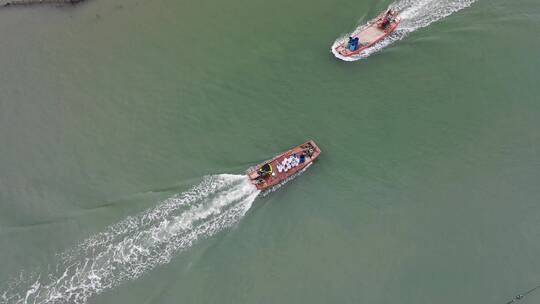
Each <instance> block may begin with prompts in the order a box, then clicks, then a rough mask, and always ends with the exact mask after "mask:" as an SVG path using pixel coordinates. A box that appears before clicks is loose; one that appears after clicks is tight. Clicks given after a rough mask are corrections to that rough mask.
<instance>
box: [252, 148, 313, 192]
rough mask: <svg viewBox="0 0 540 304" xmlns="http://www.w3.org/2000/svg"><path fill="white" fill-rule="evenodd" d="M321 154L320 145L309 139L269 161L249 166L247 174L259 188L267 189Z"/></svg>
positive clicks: (284, 179)
mask: <svg viewBox="0 0 540 304" xmlns="http://www.w3.org/2000/svg"><path fill="white" fill-rule="evenodd" d="M320 154H321V150H320V149H319V147H318V146H317V145H316V144H315V142H314V141H313V140H309V141H307V142H305V143H303V144H301V145H299V146H296V147H294V148H292V149H290V150H288V151H286V152H283V153H281V154H279V155H278V156H276V157H274V158H272V159H270V160H268V161H265V162H263V163H260V164H258V165H256V166H254V167H251V168H249V169H248V170H247V172H246V174H247V176H248V178H249V180H250V181H251V183H252V184H253V185H255V187H257V189H259V190H266V189H268V188H271V187H273V186H276V185H279V184H281V183H282V182H284V181H286V180H287V179H288V178H290V177H292V176H293V175H295V174H296V173H298V172H300V171H302V170H305V169H307V168H308V167H309V166H311V165H312V164H313V162H314V161H315V160H316V159H317V158H318V157H319V155H320Z"/></svg>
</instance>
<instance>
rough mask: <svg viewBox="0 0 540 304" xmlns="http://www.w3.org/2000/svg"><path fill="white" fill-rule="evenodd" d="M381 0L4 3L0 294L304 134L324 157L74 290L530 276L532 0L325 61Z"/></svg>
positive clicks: (444, 289) (174, 299)
mask: <svg viewBox="0 0 540 304" xmlns="http://www.w3.org/2000/svg"><path fill="white" fill-rule="evenodd" d="M441 2H444V1H442V0H441ZM390 3H391V2H390V1H352V0H338V1H320V0H311V1H307V0H299V1H294V2H291V1H284V0H277V1H262V0H250V1H247V0H237V1H232V2H231V1H217V0H206V1H184V0H179V1H172V0H154V1H135V0H125V1H119V0H110V1H101V0H94V1H89V2H87V3H84V4H83V5H81V6H77V7H74V8H71V7H63V8H58V7H54V6H52V7H25V8H9V9H2V10H0V27H1V28H2V35H1V38H0V296H1V295H2V292H4V291H5V290H9V291H8V292H7V293H22V294H23V295H24V293H25V292H26V289H27V288H28V287H29V286H26V287H20V286H19V287H17V288H18V289H15V290H10V289H8V288H7V287H5V285H7V284H8V282H10V281H12V280H14V278H16V277H18V276H19V274H20V273H21V271H22V272H25V273H31V272H36V273H40V274H41V275H42V276H43V277H46V275H47V274H48V273H52V272H51V270H50V269H49V268H51V267H53V268H54V265H55V263H56V262H57V259H58V257H57V255H56V254H57V253H59V252H63V251H64V250H68V249H69V248H72V247H73V246H75V245H76V244H77V243H79V242H81V241H82V240H84V239H86V238H88V237H90V236H92V235H95V234H96V233H99V232H101V231H103V230H104V229H106V227H107V226H109V225H111V224H114V223H116V222H118V221H121V220H123V219H125V218H126V217H128V216H134V215H137V214H139V213H140V212H142V211H144V210H146V209H148V208H152V207H154V206H156V205H158V204H159V203H160V202H161V201H163V200H165V199H166V198H168V197H170V196H173V195H175V194H178V193H182V192H183V191H186V190H187V189H189V188H190V187H191V186H193V185H196V184H198V183H200V182H201V180H202V179H203V176H205V175H212V174H220V173H230V174H241V173H242V172H243V171H244V170H245V168H247V167H249V166H250V165H252V164H254V163H257V162H259V161H261V160H264V159H268V158H270V157H272V156H274V155H275V154H277V153H279V152H281V151H283V150H286V149H288V148H290V147H291V146H294V145H296V144H299V143H301V142H303V141H305V140H306V139H309V138H312V139H314V140H315V141H316V142H317V143H318V144H319V146H320V147H321V149H322V150H323V154H322V155H321V158H320V161H319V162H318V163H316V165H314V166H312V167H311V168H310V169H309V170H308V171H307V172H306V173H304V174H303V175H302V176H300V177H299V178H297V179H296V180H294V181H292V182H290V183H288V184H287V185H286V186H285V187H284V188H281V189H280V190H279V191H276V192H274V193H272V194H271V195H268V196H265V197H259V198H257V199H256V200H255V201H254V203H253V206H252V207H251V209H250V210H249V211H248V212H247V214H246V215H245V216H244V217H243V218H242V219H241V220H239V221H238V223H236V224H235V225H234V226H233V227H232V228H228V229H224V230H222V231H220V232H218V233H216V234H214V235H211V236H209V237H207V238H203V239H201V240H199V241H197V242H195V243H194V244H193V246H191V247H189V248H188V249H187V250H185V251H183V252H178V254H176V255H175V256H174V257H173V258H172V260H171V261H170V263H165V264H161V265H159V266H157V268H155V269H152V270H149V271H147V272H145V273H144V274H143V275H142V277H140V278H138V279H136V280H125V281H124V282H122V284H120V286H117V287H114V288H110V289H107V290H105V291H104V292H102V293H99V294H96V295H95V296H92V297H91V298H90V300H89V303H411V304H412V303H415V304H417V303H430V304H431V303H438V304H442V303H458V302H459V303H505V302H506V301H508V300H510V299H511V298H512V297H513V296H515V295H516V294H518V293H520V292H523V291H525V290H527V289H529V288H532V287H534V286H536V285H538V283H540V260H539V259H538V256H539V255H540V205H539V199H540V183H539V180H540V120H539V119H538V118H539V115H540V103H539V101H540V99H539V98H538V96H539V95H540V86H539V84H540V56H539V54H540V39H538V37H539V35H538V32H539V30H540V3H539V2H538V1H535V0H523V1H518V2H515V1H502V0H480V1H478V2H476V3H474V4H473V5H472V6H471V7H469V8H466V9H463V10H461V11H459V12H456V13H454V14H452V15H450V16H448V17H447V18H444V19H442V20H439V21H438V22H435V23H432V24H431V25H429V26H428V27H425V28H421V29H418V30H416V31H414V32H412V33H410V34H409V35H408V36H407V37H405V38H404V39H403V40H401V41H398V42H396V43H394V44H392V45H390V46H388V47H387V48H385V49H384V50H382V51H380V52H378V53H376V54H374V55H372V56H371V57H369V58H368V59H367V60H362V61H357V62H353V63H345V62H341V61H339V60H336V59H335V58H333V56H332V55H331V54H330V52H329V48H330V46H331V44H332V42H333V41H334V40H335V39H336V38H337V37H338V36H340V35H342V34H345V33H346V32H347V31H350V30H352V29H353V28H354V27H355V25H356V24H357V23H358V22H360V23H362V22H365V21H367V20H369V19H370V18H371V17H373V16H374V15H375V14H376V13H377V12H378V11H381V10H383V9H385V8H386V7H387V6H388V5H389V4H390ZM359 19H360V20H359ZM23 286H24V285H23ZM539 300H540V293H539V294H531V295H529V296H528V297H527V298H525V299H524V300H522V303H536V302H538V301H539ZM0 302H1V299H0ZM8 303H9V302H8Z"/></svg>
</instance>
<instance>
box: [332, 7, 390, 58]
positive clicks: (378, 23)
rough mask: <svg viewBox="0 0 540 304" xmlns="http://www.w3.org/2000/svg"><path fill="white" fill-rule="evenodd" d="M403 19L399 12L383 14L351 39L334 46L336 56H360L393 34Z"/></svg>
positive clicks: (360, 29)
mask: <svg viewBox="0 0 540 304" xmlns="http://www.w3.org/2000/svg"><path fill="white" fill-rule="evenodd" d="M400 21H401V18H400V17H399V16H398V12H397V11H394V10H392V9H388V10H387V11H385V12H383V13H381V14H380V15H379V16H377V17H376V18H374V19H373V20H371V21H369V22H368V23H367V24H366V25H364V26H362V27H360V28H359V30H357V31H355V32H353V33H352V34H351V36H350V37H349V39H343V41H342V42H341V43H338V44H337V46H334V49H333V52H334V54H336V55H337V54H339V55H341V56H343V57H351V56H355V55H358V54H360V53H361V52H362V51H363V50H365V49H367V48H369V47H371V46H373V45H374V44H376V43H377V42H379V41H381V40H383V39H384V38H386V37H388V36H389V35H390V34H392V33H393V32H394V31H395V30H396V28H397V27H398V25H399V23H400Z"/></svg>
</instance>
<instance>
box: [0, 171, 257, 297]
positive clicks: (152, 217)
mask: <svg viewBox="0 0 540 304" xmlns="http://www.w3.org/2000/svg"><path fill="white" fill-rule="evenodd" d="M258 194H259V191H258V190H257V189H256V188H255V187H254V186H253V185H252V184H251V183H250V182H249V181H248V180H247V178H246V177H245V176H244V175H228V174H221V175H214V176H209V177H206V178H205V179H204V180H203V181H202V182H201V183H200V184H199V185H197V186H195V187H194V188H193V189H191V190H189V191H187V192H185V193H182V194H180V195H177V196H175V197H172V198H170V199H168V200H166V201H164V202H162V203H161V204H160V205H158V206H157V207H155V208H153V209H150V210H147V211H146V212H143V213H142V214H140V215H138V216H134V217H128V218H126V219H125V220H123V221H121V222H118V223H116V224H114V225H112V226H110V227H108V228H107V229H106V230H105V231H104V232H102V233H99V234H97V235H94V236H92V237H90V238H88V239H87V240H85V241H83V242H82V243H80V244H79V245H78V246H76V247H74V248H72V249H70V250H67V251H66V252H63V253H61V254H60V255H59V257H60V261H61V262H60V263H59V264H58V265H56V266H55V267H52V269H53V270H51V271H49V272H48V273H47V274H37V275H35V276H34V278H33V279H32V280H29V278H28V277H26V278H25V277H20V278H19V279H17V281H16V282H13V283H12V284H11V286H9V287H8V288H7V290H6V291H4V292H3V293H2V294H1V295H0V303H25V304H26V303H39V304H42V303H85V302H86V301H87V300H88V299H89V297H91V296H93V295H96V294H99V293H101V292H102V291H104V290H106V289H109V288H112V287H114V286H117V285H118V284H120V283H122V282H124V281H126V280H132V279H135V278H138V277H140V276H141V275H143V274H144V273H146V272H147V271H149V270H151V269H153V268H155V267H156V266H158V265H161V264H165V263H167V262H169V261H170V260H171V258H173V257H174V256H175V255H176V254H177V253H178V252H180V251H182V250H184V249H186V248H189V247H190V246H191V245H192V244H193V242H195V241H196V240H198V239H201V238H204V237H209V236H211V235H213V234H215V233H217V232H219V231H221V230H223V229H224V228H227V227H230V226H232V225H233V224H234V223H236V222H238V220H240V218H242V217H243V216H244V215H245V214H246V212H247V211H248V210H249V208H250V207H251V204H252V203H253V201H254V200H255V198H256V197H257V195H258Z"/></svg>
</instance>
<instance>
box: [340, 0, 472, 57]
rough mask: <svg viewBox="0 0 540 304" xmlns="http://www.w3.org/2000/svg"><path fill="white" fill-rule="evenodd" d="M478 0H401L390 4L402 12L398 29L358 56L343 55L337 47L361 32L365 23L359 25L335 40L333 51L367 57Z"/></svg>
mask: <svg viewBox="0 0 540 304" xmlns="http://www.w3.org/2000/svg"><path fill="white" fill-rule="evenodd" d="M474 2H476V0H401V1H397V2H394V3H392V4H391V5H390V7H391V8H393V9H395V10H397V11H399V12H400V17H401V23H400V24H399V26H398V28H397V30H396V31H395V32H394V33H392V34H391V35H389V36H388V37H386V39H383V40H381V41H380V42H378V43H376V44H375V45H373V46H372V47H370V48H367V49H365V50H364V51H362V52H360V53H359V54H358V55H357V56H351V57H343V56H341V55H340V54H339V53H337V52H336V51H335V48H336V47H337V46H338V45H340V44H342V43H343V42H344V41H346V39H347V38H348V37H349V36H351V34H355V33H358V32H360V31H361V30H362V29H364V28H365V25H362V26H360V27H358V28H357V29H356V30H354V31H353V32H352V33H349V34H347V35H344V36H343V37H340V38H338V39H336V41H334V44H333V45H332V53H333V54H334V55H335V56H336V57H337V58H339V59H341V60H344V61H356V60H359V59H363V58H366V57H368V56H370V55H371V54H373V53H376V52H378V51H380V50H381V49H383V48H385V47H387V46H388V45H390V44H392V43H394V42H395V41H398V40H401V39H403V38H405V37H406V36H407V35H408V34H409V33H412V32H414V31H416V30H417V29H419V28H423V27H426V26H428V25H430V24H431V23H433V22H435V21H438V20H441V19H443V18H445V17H447V16H450V15H451V14H453V13H455V12H457V11H460V10H462V9H464V8H467V7H469V6H471V5H472V4H473V3H474Z"/></svg>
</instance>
